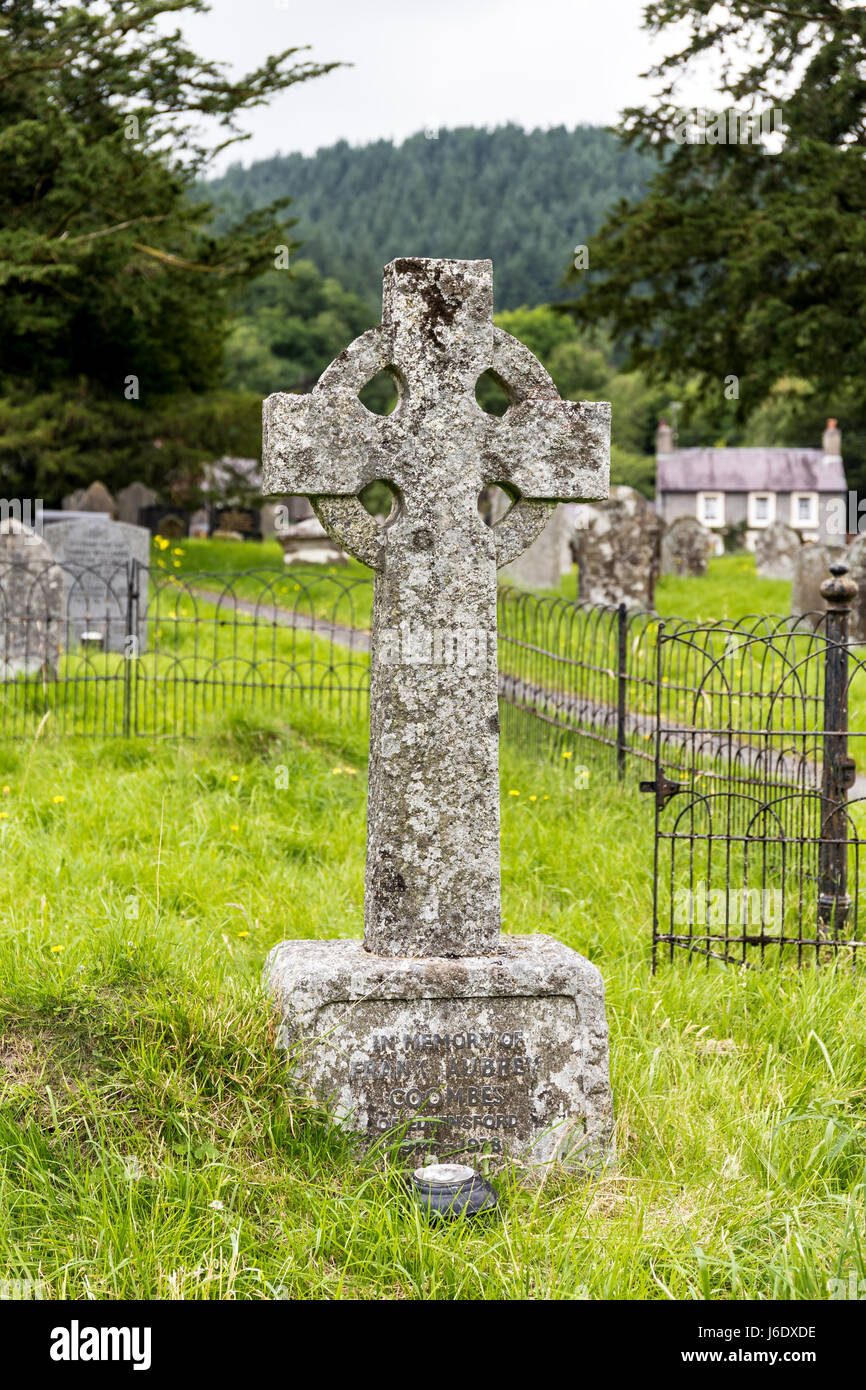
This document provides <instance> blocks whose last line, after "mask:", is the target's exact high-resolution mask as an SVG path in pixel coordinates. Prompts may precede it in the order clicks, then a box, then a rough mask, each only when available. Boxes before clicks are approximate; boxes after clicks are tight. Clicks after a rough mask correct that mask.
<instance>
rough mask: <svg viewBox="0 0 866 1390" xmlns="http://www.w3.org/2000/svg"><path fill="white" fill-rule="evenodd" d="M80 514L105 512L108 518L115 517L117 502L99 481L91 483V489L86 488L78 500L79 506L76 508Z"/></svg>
mask: <svg viewBox="0 0 866 1390" xmlns="http://www.w3.org/2000/svg"><path fill="white" fill-rule="evenodd" d="M74 510H75V511H79V512H104V513H105V515H106V516H114V515H115V511H116V508H115V502H114V498H113V497H112V495H111V493H110V492H109V491H108V488H107V487H106V486H105V484H104V483H100V482H99V481H97V482H95V483H91V484H90V487H88V488H85V490H84V492H82V493H81V495H80V496H79V499H78V505H77V506H76V507H75V508H74Z"/></svg>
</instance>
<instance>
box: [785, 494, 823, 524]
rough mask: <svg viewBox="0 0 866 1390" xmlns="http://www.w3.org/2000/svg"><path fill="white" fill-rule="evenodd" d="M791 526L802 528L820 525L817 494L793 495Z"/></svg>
mask: <svg viewBox="0 0 866 1390" xmlns="http://www.w3.org/2000/svg"><path fill="white" fill-rule="evenodd" d="M791 525H792V526H799V527H801V528H802V527H804V526H806V527H808V526H817V525H818V494H817V492H792V493H791Z"/></svg>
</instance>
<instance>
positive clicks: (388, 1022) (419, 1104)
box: [265, 935, 613, 1166]
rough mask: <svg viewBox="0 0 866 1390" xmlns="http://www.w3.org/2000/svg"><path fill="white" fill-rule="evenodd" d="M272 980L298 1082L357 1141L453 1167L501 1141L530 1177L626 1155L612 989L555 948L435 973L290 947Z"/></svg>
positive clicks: (268, 973) (345, 949) (301, 944)
mask: <svg viewBox="0 0 866 1390" xmlns="http://www.w3.org/2000/svg"><path fill="white" fill-rule="evenodd" d="M265 982H266V986H267V987H268V989H269V990H270V991H271V992H272V993H273V995H274V997H275V1000H276V1002H277V1004H278V1006H279V1009H280V1013H281V1018H282V1024H281V1028H280V1035H279V1039H278V1042H279V1045H280V1046H282V1047H285V1048H291V1049H294V1050H295V1053H296V1056H297V1072H296V1075H297V1076H298V1077H299V1078H301V1079H303V1080H305V1081H306V1083H307V1084H308V1085H309V1086H310V1087H311V1088H312V1090H313V1091H314V1092H315V1094H317V1095H318V1096H320V1097H327V1098H328V1100H329V1104H330V1107H331V1109H332V1113H333V1115H334V1117H335V1118H336V1119H337V1120H340V1121H342V1122H344V1123H345V1124H347V1126H348V1127H349V1128H351V1129H353V1130H356V1131H358V1132H361V1133H365V1134H367V1135H369V1136H370V1137H371V1138H381V1137H382V1136H383V1135H387V1134H393V1132H394V1131H397V1135H396V1136H395V1137H398V1138H400V1139H401V1140H402V1142H404V1143H405V1144H406V1145H408V1146H417V1147H418V1148H419V1149H421V1150H423V1151H424V1152H430V1151H431V1150H435V1152H436V1154H437V1155H438V1157H439V1158H440V1159H443V1158H445V1157H446V1156H448V1157H451V1156H453V1155H456V1154H459V1153H465V1152H472V1151H473V1150H479V1149H482V1148H483V1147H484V1146H485V1145H487V1144H489V1145H490V1151H491V1152H492V1153H494V1154H500V1155H503V1156H506V1155H507V1156H510V1157H513V1158H518V1159H521V1160H522V1161H524V1162H528V1163H531V1164H545V1163H550V1162H552V1161H554V1160H560V1161H563V1162H567V1163H571V1164H576V1165H586V1166H594V1165H596V1164H598V1163H600V1162H603V1161H604V1160H605V1159H608V1158H610V1157H611V1156H612V1125H613V1106H612V1099H611V1091H610V1081H609V1073H608V1035H607V1022H606V1019H605V1011H604V986H603V984H602V980H601V976H600V974H599V972H598V970H597V969H596V968H595V966H593V965H591V964H590V963H589V961H587V960H584V958H583V957H582V956H579V955H578V954H577V953H576V952H575V951H572V950H569V948H568V947H566V946H563V945H561V944H560V943H559V942H558V941H555V940H553V939H552V938H551V937H548V936H541V935H539V936H513V937H512V936H503V937H502V938H501V940H500V942H499V947H498V950H497V952H496V954H495V955H493V956H468V957H465V958H464V959H461V960H443V959H441V958H440V959H431V960H426V961H418V960H412V959H402V960H401V959H394V958H385V957H382V956H375V955H372V954H371V953H370V952H369V951H366V950H365V949H364V948H363V946H362V945H361V943H360V942H358V941H284V942H282V944H281V945H279V946H277V947H276V948H275V949H274V950H273V951H272V952H271V954H270V956H269V957H268V961H267V964H266V967H265Z"/></svg>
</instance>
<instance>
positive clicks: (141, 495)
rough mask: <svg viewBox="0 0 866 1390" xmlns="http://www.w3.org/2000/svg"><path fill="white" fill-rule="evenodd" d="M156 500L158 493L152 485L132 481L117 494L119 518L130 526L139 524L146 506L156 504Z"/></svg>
mask: <svg viewBox="0 0 866 1390" xmlns="http://www.w3.org/2000/svg"><path fill="white" fill-rule="evenodd" d="M156 501H157V495H156V493H155V492H154V490H153V488H152V487H147V486H146V484H145V483H138V482H135V483H130V484H129V485H128V487H123V488H121V489H120V492H119V493H118V494H117V519H118V521H126V522H128V524H129V525H130V526H138V524H139V514H140V512H142V511H143V510H144V508H145V507H152V506H154V505H155V503H156Z"/></svg>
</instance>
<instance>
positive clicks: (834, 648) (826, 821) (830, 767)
mask: <svg viewBox="0 0 866 1390" xmlns="http://www.w3.org/2000/svg"><path fill="white" fill-rule="evenodd" d="M830 575H831V577H830V578H829V579H825V580H824V582H823V584H822V585H821V596H822V598H824V599H825V600H826V603H827V616H826V619H825V622H826V627H825V636H826V645H825V649H824V749H823V754H824V756H823V764H822V775H821V827H820V843H819V848H818V921H819V923H820V924H821V925H822V926H824V927H828V928H830V929H831V930H832V932H833V934H834V935H835V936H838V935H839V934H840V932H841V929H842V927H843V926H844V924H845V919H846V917H847V916H848V913H849V911H850V908H851V899H850V898H849V896H848V837H847V819H848V815H847V810H846V804H847V800H848V788H849V787H850V786H851V785H852V783H853V781H854V772H855V769H854V763H853V760H852V759H851V758H849V756H848V618H849V615H850V613H851V604H852V602H853V600H854V599H855V598H856V597H857V584H856V582H855V581H854V580H853V579H851V578H850V577H848V566H847V565H846V564H845V563H844V562H843V561H837V562H836V563H834V564H832V565H831V566H830Z"/></svg>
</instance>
